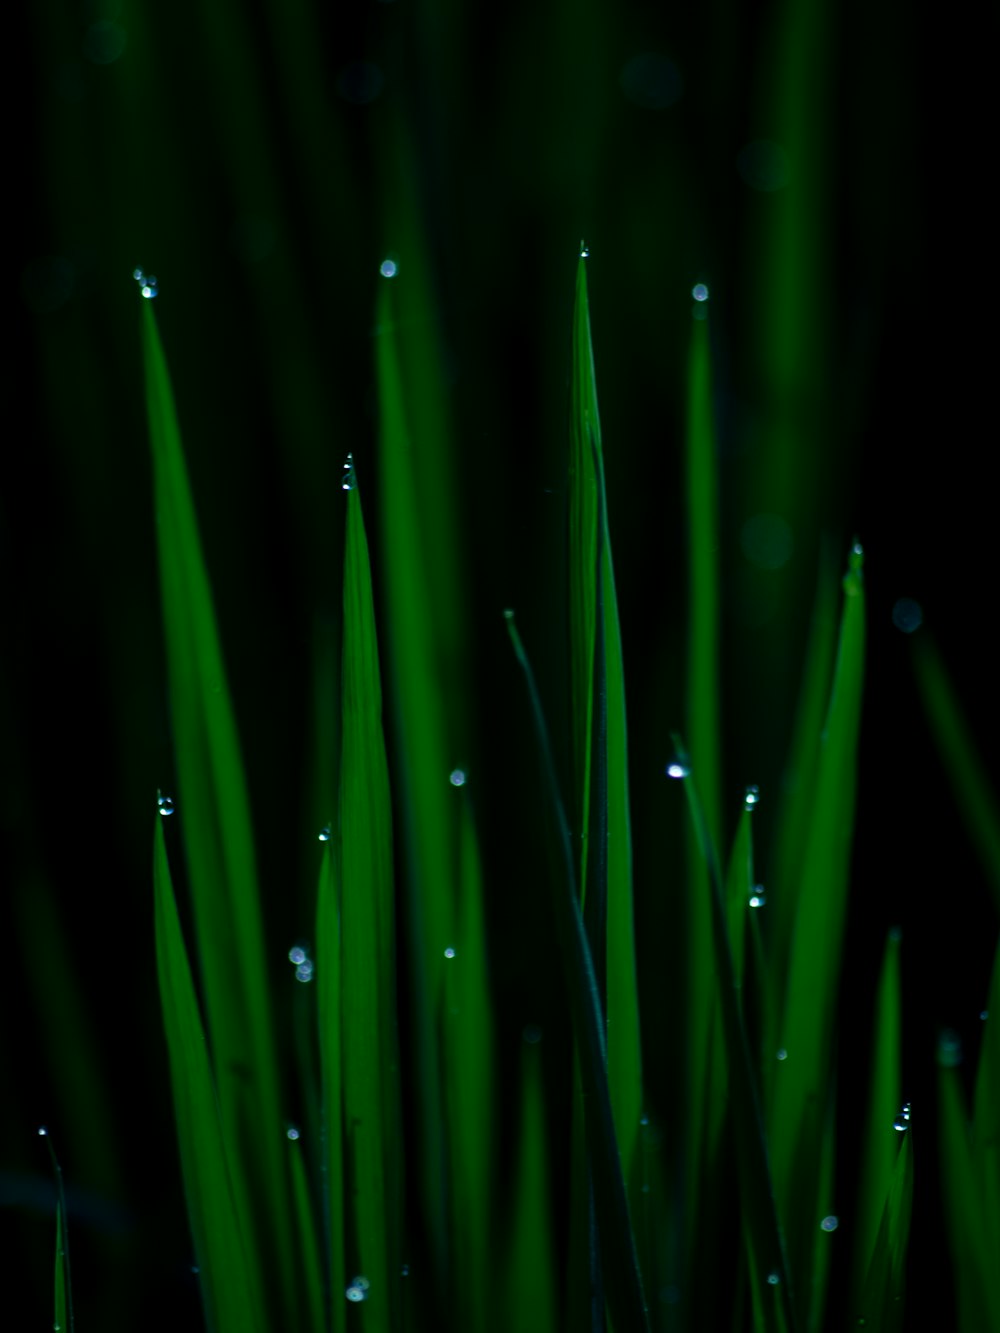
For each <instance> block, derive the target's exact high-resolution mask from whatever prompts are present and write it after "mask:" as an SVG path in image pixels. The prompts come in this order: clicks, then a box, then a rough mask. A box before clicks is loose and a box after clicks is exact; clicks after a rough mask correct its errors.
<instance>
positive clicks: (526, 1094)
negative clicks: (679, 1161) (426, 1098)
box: [502, 1033, 559, 1329]
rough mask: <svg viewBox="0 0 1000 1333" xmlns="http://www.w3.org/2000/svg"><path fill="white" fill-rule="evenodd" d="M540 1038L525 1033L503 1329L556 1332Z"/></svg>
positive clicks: (553, 1259) (556, 1320) (553, 1258)
mask: <svg viewBox="0 0 1000 1333" xmlns="http://www.w3.org/2000/svg"><path fill="white" fill-rule="evenodd" d="M538 1039H539V1038H538V1034H537V1033H534V1034H530V1033H526V1035H525V1050H524V1052H523V1056H522V1060H521V1083H522V1091H521V1133H520V1138H519V1140H518V1149H517V1159H516V1165H515V1167H514V1186H513V1194H512V1201H513V1203H512V1209H511V1215H510V1222H509V1227H508V1235H509V1237H510V1239H509V1241H508V1243H507V1246H506V1253H507V1261H506V1273H505V1281H504V1284H503V1291H504V1294H505V1304H504V1310H503V1322H502V1327H504V1328H522V1327H525V1325H526V1319H527V1324H528V1326H530V1327H531V1328H538V1329H555V1328H558V1327H559V1320H558V1318H557V1296H556V1285H555V1281H554V1274H555V1272H556V1268H557V1264H556V1256H555V1254H554V1253H553V1249H552V1237H553V1235H554V1230H553V1225H552V1218H551V1204H550V1193H549V1188H550V1183H549V1179H548V1162H549V1153H548V1151H547V1148H546V1142H545V1107H544V1094H543V1090H542V1076H541V1067H540V1058H539V1056H540V1052H539V1049H538Z"/></svg>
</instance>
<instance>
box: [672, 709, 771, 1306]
mask: <svg viewBox="0 0 1000 1333" xmlns="http://www.w3.org/2000/svg"><path fill="white" fill-rule="evenodd" d="M673 743H674V753H675V760H674V762H673V764H671V766H670V769H668V772H670V773H671V776H676V777H677V778H680V779H682V780H683V782H684V789H685V794H686V796H687V802H688V810H689V812H690V815H691V824H692V827H693V830H694V835H695V843H696V845H697V847H698V848H699V850H700V852H701V854H702V856H703V857H704V859H705V862H706V865H707V871H708V884H709V913H710V917H711V924H712V944H713V948H714V954H715V970H714V976H715V977H717V978H718V983H717V984H718V992H717V993H718V999H719V1009H720V1013H721V1016H722V1030H723V1036H724V1039H725V1043H726V1053H727V1056H728V1062H729V1086H730V1089H731V1091H730V1104H731V1107H732V1125H733V1135H734V1138H735V1140H736V1160H737V1164H738V1167H739V1172H740V1180H741V1191H740V1195H741V1200H742V1206H743V1209H744V1217H745V1221H746V1233H747V1235H748V1237H749V1240H750V1243H751V1246H752V1255H751V1263H752V1266H753V1270H754V1273H755V1274H756V1279H755V1280H758V1281H760V1280H762V1279H763V1277H765V1276H766V1285H767V1286H768V1288H770V1289H771V1290H772V1291H773V1295H774V1297H775V1299H774V1301H773V1302H772V1303H771V1304H770V1305H768V1304H767V1303H766V1302H765V1303H764V1312H765V1315H766V1317H767V1320H768V1323H767V1325H766V1327H768V1328H775V1329H777V1328H779V1327H780V1326H781V1324H780V1321H781V1320H783V1321H784V1325H785V1327H786V1328H788V1329H789V1330H794V1329H795V1328H796V1319H795V1307H794V1303H793V1293H792V1287H791V1281H790V1276H789V1267H788V1262H787V1259H786V1257H785V1247H784V1241H783V1238H782V1232H781V1228H780V1226H779V1223H778V1213H777V1209H776V1206H775V1196H774V1190H773V1188H772V1184H771V1174H770V1168H769V1165H768V1154H767V1143H766V1140H765V1137H764V1123H763V1118H762V1115H761V1108H760V1095H759V1092H758V1089H757V1083H756V1078H755V1076H754V1070H753V1058H752V1055H751V1052H750V1046H749V1043H748V1041H747V1036H746V1030H745V1028H744V1025H743V1015H742V1012H741V1010H740V1006H739V1003H738V1001H737V988H736V976H735V968H734V965H733V956H732V950H731V949H730V946H729V937H728V935H727V933H726V907H725V899H724V896H723V888H722V878H721V875H720V872H719V863H718V858H717V856H716V852H715V847H714V844H713V843H712V840H711V836H710V834H709V828H708V820H707V819H706V817H705V812H704V809H703V807H702V804H701V799H700V796H699V793H698V789H697V786H696V784H695V781H694V779H693V776H692V769H691V762H690V760H689V759H688V756H687V752H686V750H685V748H684V744H683V742H682V741H681V739H680V737H679V736H677V735H674V736H673Z"/></svg>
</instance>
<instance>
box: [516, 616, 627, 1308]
mask: <svg viewBox="0 0 1000 1333" xmlns="http://www.w3.org/2000/svg"><path fill="white" fill-rule="evenodd" d="M504 614H505V617H506V620H507V629H508V632H509V634H510V637H511V642H512V644H513V646H514V652H515V655H516V657H517V660H518V664H519V665H520V667H521V670H522V672H523V673H524V678H525V684H526V686H527V690H528V696H529V701H530V704H531V711H532V720H533V723H534V728H535V735H536V739H537V742H538V749H539V757H540V759H541V764H542V771H543V777H544V781H545V785H546V788H547V790H548V793H549V802H548V809H549V815H550V818H551V821H552V823H553V825H554V835H555V839H554V840H555V843H556V845H557V847H558V850H559V859H560V866H559V871H558V876H557V878H556V879H554V880H553V883H552V898H553V915H554V917H555V925H556V931H557V935H558V938H559V947H560V953H561V955H562V962H563V969H564V975H565V979H566V989H567V996H568V999H569V1004H570V1011H571V1013H572V1016H573V1028H574V1032H575V1034H576V1044H577V1051H578V1053H579V1063H580V1075H581V1081H582V1085H583V1092H584V1097H585V1102H586V1107H587V1115H586V1137H587V1152H588V1159H589V1163H590V1171H591V1181H592V1185H593V1191H594V1203H595V1211H596V1215H597V1225H598V1231H599V1236H600V1247H601V1268H602V1272H603V1278H604V1283H605V1291H606V1295H607V1300H608V1305H609V1309H610V1314H611V1318H612V1321H613V1323H614V1327H615V1329H616V1331H617V1333H632V1331H633V1330H636V1331H638V1330H640V1329H641V1330H647V1329H648V1327H649V1320H648V1312H647V1308H646V1302H645V1298H644V1296H643V1290H642V1278H641V1276H640V1273H639V1266H638V1262H637V1259H636V1250H635V1240H634V1236H633V1232H632V1225H631V1221H630V1219H629V1208H628V1201H627V1198H626V1194H625V1183H624V1179H623V1177H622V1166H621V1157H620V1155H619V1150H618V1143H617V1140H616V1138H615V1126H614V1118H613V1114H612V1110H611V1095H610V1091H609V1088H608V1079H607V1050H606V1046H605V1037H604V1015H603V1013H602V1012H601V1004H600V996H599V994H598V989H597V979H596V976H595V972H594V965H593V960H592V959H591V956H590V946H589V943H588V941H587V933H586V930H585V929H584V925H583V916H582V914H581V911H580V904H579V898H578V896H577V889H576V868H575V864H574V862H575V857H574V855H573V848H572V844H571V841H570V834H569V826H568V824H567V822H566V814H565V810H564V809H563V805H562V799H561V797H560V795H559V785H558V782H557V779H556V772H555V763H554V760H553V757H552V749H551V745H550V742H549V737H548V728H547V727H546V724H545V716H544V714H543V712H542V706H541V701H540V699H539V697H538V690H537V688H536V686H535V679H534V673H533V672H532V670H531V665H530V663H529V661H528V658H527V655H526V653H525V651H524V646H523V644H522V643H521V637H520V635H519V634H518V632H517V627H516V626H515V624H514V614H513V612H512V611H507V612H505V613H504Z"/></svg>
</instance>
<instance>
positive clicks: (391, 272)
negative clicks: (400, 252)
mask: <svg viewBox="0 0 1000 1333" xmlns="http://www.w3.org/2000/svg"><path fill="white" fill-rule="evenodd" d="M378 271H379V272H380V273H381V274H382V277H383V278H394V277H395V276H396V274H397V273H398V272H399V265H398V264H397V263H396V261H395V259H393V258H392V257H391V256H390V255H386V257H385V259H383V260H382V262H381V264H379V266H378Z"/></svg>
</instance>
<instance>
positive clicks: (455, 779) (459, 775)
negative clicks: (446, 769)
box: [448, 768, 465, 787]
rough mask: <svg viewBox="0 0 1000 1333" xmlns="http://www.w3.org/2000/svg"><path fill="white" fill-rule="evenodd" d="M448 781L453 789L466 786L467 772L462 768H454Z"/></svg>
mask: <svg viewBox="0 0 1000 1333" xmlns="http://www.w3.org/2000/svg"><path fill="white" fill-rule="evenodd" d="M448 781H449V782H450V783H451V785H452V786H453V787H464V786H465V771H464V769H461V768H453V769H452V771H451V772H450V773H449V775H448Z"/></svg>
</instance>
